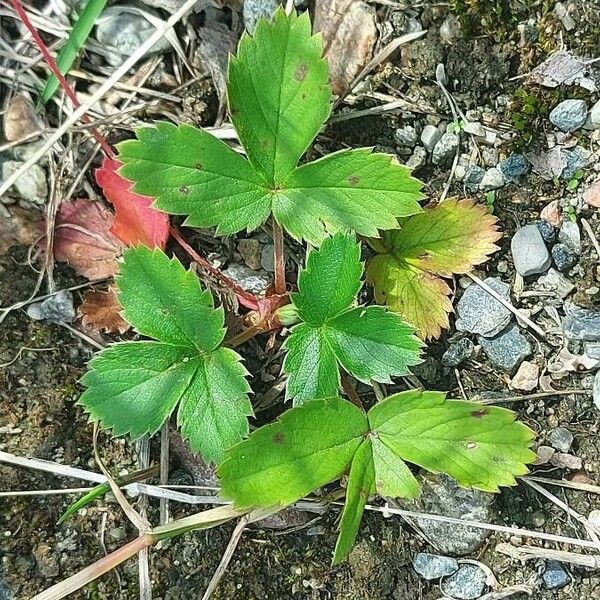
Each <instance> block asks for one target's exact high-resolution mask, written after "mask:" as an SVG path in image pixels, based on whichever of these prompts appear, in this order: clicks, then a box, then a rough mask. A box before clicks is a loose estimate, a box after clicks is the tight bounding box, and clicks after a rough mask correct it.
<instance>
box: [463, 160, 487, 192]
mask: <svg viewBox="0 0 600 600" xmlns="http://www.w3.org/2000/svg"><path fill="white" fill-rule="evenodd" d="M484 175H485V169H482V168H481V167H479V166H477V165H473V166H472V167H469V168H468V169H467V171H466V173H465V178H464V180H463V183H464V186H465V190H466V191H467V192H471V193H475V192H476V191H477V190H479V185H480V184H481V180H482V179H483V176H484Z"/></svg>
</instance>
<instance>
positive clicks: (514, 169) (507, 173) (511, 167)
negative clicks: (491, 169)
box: [498, 152, 531, 183]
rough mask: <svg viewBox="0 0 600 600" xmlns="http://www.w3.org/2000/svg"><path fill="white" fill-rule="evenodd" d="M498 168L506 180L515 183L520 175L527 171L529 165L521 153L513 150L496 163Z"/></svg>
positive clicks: (525, 173)
mask: <svg viewBox="0 0 600 600" xmlns="http://www.w3.org/2000/svg"><path fill="white" fill-rule="evenodd" d="M498 168H499V169H500V171H501V172H502V175H504V179H505V180H506V181H509V182H511V183H517V182H518V181H519V180H520V179H521V177H523V176H524V175H527V173H529V171H530V168H531V167H530V165H529V163H528V162H527V160H526V158H525V157H524V156H523V155H522V154H516V153H514V152H513V153H512V154H511V155H510V156H509V157H508V158H507V159H505V160H502V161H500V163H498Z"/></svg>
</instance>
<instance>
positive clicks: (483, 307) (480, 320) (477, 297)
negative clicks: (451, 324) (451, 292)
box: [456, 277, 512, 337]
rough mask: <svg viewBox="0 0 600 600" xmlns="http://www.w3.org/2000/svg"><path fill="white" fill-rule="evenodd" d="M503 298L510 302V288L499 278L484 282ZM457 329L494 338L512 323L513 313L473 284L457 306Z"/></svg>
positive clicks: (491, 278)
mask: <svg viewBox="0 0 600 600" xmlns="http://www.w3.org/2000/svg"><path fill="white" fill-rule="evenodd" d="M484 283H486V284H487V285H488V286H489V287H491V288H492V289H493V290H494V291H495V292H497V293H498V294H499V295H500V297H501V298H504V299H505V300H507V301H510V288H509V287H508V285H507V284H506V283H504V282H503V281H501V280H500V279H498V278H497V277H488V278H487V279H485V280H484ZM456 313H457V315H458V319H457V320H456V328H457V329H458V330H459V331H468V332H469V333H475V334H478V335H482V336H488V337H491V336H494V335H496V334H497V333H499V332H500V331H502V330H503V329H504V328H505V327H506V326H507V325H508V323H509V322H510V320H511V317H512V313H511V312H510V311H509V310H508V309H507V308H506V307H505V306H503V305H502V304H501V303H500V302H498V300H496V299H495V298H494V297H493V296H492V295H490V294H488V293H487V292H486V291H485V290H484V289H483V288H482V287H480V286H478V285H477V284H475V283H473V284H471V285H470V286H469V287H468V288H467V289H466V290H465V292H464V294H463V295H462V297H461V299H460V300H459V301H458V304H457V305H456Z"/></svg>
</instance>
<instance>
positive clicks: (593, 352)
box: [583, 342, 600, 360]
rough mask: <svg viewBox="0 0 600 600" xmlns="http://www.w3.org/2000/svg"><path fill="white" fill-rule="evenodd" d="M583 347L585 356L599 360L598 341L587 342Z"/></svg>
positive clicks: (599, 343) (599, 344)
mask: <svg viewBox="0 0 600 600" xmlns="http://www.w3.org/2000/svg"><path fill="white" fill-rule="evenodd" d="M583 347H584V348H585V350H584V354H585V355H586V356H588V357H589V358H592V359H594V360H600V342H587V343H586V344H584V345H583Z"/></svg>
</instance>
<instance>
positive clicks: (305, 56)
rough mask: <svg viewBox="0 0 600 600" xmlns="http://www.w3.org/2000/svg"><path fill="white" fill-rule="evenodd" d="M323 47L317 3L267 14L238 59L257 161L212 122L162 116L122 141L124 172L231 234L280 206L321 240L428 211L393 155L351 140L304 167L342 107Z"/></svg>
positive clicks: (160, 198) (372, 232)
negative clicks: (314, 12)
mask: <svg viewBox="0 0 600 600" xmlns="http://www.w3.org/2000/svg"><path fill="white" fill-rule="evenodd" d="M321 55H322V43H321V40H320V38H319V37H318V36H312V35H311V26H310V19H309V16H308V13H304V14H302V15H300V16H297V15H296V14H292V15H290V16H286V15H285V13H284V11H283V10H278V11H277V12H276V14H275V16H274V18H273V22H272V23H268V22H267V21H266V20H264V19H263V20H261V21H260V22H259V24H258V26H257V28H256V31H255V33H254V35H253V36H250V35H247V34H244V36H243V37H242V39H241V41H240V44H239V47H238V52H237V55H236V56H234V57H232V58H231V61H230V65H229V81H228V98H229V110H230V114H231V120H232V122H233V124H234V126H235V128H236V131H237V133H238V136H239V139H240V141H241V143H242V145H243V146H244V149H245V151H246V155H247V157H248V158H247V160H246V158H243V157H242V156H240V155H239V154H237V153H236V152H235V151H234V150H232V149H231V148H230V147H229V146H227V145H226V144H225V143H223V142H222V141H220V140H218V139H217V138H215V137H213V136H212V135H210V134H209V133H208V132H206V131H203V130H200V129H196V128H194V127H191V126H189V125H180V126H179V127H176V126H175V125H171V124H169V123H157V124H156V125H155V126H154V127H149V128H142V129H139V130H138V131H137V139H135V140H128V141H125V142H122V143H121V144H120V145H119V160H120V161H121V162H122V163H123V165H124V166H123V167H122V168H121V171H120V172H121V174H122V175H123V176H124V177H126V178H127V179H130V180H132V181H134V182H135V187H134V189H135V191H136V192H137V193H139V194H143V195H147V196H152V197H154V198H156V200H155V204H154V205H155V206H156V207H157V208H159V209H160V210H163V211H166V212H169V213H172V214H179V215H187V220H186V224H188V225H192V226H198V227H209V226H217V232H218V233H219V234H230V233H235V232H237V231H241V230H243V229H247V230H253V229H256V228H257V227H259V226H260V225H261V224H262V223H263V222H264V221H265V220H266V219H267V218H268V217H269V215H271V214H273V216H274V218H275V219H276V221H277V222H278V223H279V224H280V225H281V226H282V227H283V228H284V229H285V230H286V231H288V233H290V234H291V235H292V236H293V237H295V238H296V239H299V240H306V241H308V242H310V243H311V244H313V245H316V246H318V245H319V244H320V243H321V242H322V241H323V240H324V239H325V238H326V237H327V235H328V234H329V233H334V232H337V231H340V230H353V231H356V232H357V233H359V234H363V235H368V236H373V237H376V236H378V235H379V232H378V230H379V229H393V228H395V227H397V224H398V222H397V218H398V217H404V216H407V215H411V214H414V213H417V212H420V210H421V209H420V206H419V204H418V200H419V199H420V198H421V197H422V196H421V194H420V191H419V190H420V182H419V181H417V180H416V179H414V178H412V177H411V176H410V173H409V170H408V169H407V168H406V167H404V166H402V165H400V164H398V163H397V161H396V160H395V159H394V158H393V157H391V156H389V155H385V154H377V153H374V152H372V150H371V149H357V150H342V151H340V152H336V153H334V154H331V155H329V156H325V157H323V158H321V159H319V160H316V161H315V162H311V163H308V164H303V165H301V166H298V163H299V160H300V159H301V157H302V156H303V154H304V153H305V152H306V150H307V149H308V147H309V146H310V144H311V143H312V142H313V140H314V138H315V136H316V135H317V133H318V132H319V130H320V129H321V127H322V126H323V124H324V123H325V121H326V120H327V118H328V117H329V114H330V111H331V89H330V86H329V83H328V70H327V63H326V62H325V60H324V59H323V58H322V56H321Z"/></svg>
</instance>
